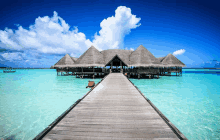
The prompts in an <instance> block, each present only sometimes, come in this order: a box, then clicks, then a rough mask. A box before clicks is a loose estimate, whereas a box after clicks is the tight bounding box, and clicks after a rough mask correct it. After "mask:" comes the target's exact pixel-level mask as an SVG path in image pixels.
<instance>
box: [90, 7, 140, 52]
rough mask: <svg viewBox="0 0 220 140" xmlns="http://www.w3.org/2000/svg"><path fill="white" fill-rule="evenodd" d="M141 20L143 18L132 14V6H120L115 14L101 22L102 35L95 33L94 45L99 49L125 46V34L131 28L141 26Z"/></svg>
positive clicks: (100, 32)
mask: <svg viewBox="0 0 220 140" xmlns="http://www.w3.org/2000/svg"><path fill="white" fill-rule="evenodd" d="M140 20H141V18H136V15H132V14H131V9H130V8H127V7H125V6H119V7H118V8H117V9H116V10H115V16H112V17H109V18H107V19H104V20H103V21H102V22H101V23H100V26H101V30H100V31H99V34H100V35H97V33H96V34H95V36H94V40H93V41H92V43H93V45H94V46H95V47H97V48H98V49H99V50H105V49H116V48H123V41H124V37H125V35H127V34H129V33H130V32H131V29H135V28H137V27H139V26H140V25H141V24H138V23H139V21H140Z"/></svg>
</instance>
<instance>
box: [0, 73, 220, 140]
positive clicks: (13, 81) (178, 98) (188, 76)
mask: <svg viewBox="0 0 220 140" xmlns="http://www.w3.org/2000/svg"><path fill="white" fill-rule="evenodd" d="M216 71H217V72H216ZM219 73H220V70H207V69H205V70H204V69H196V70H193V69H184V70H183V76H182V77H176V76H171V77H169V76H163V77H161V78H160V79H140V80H137V79H131V81H132V82H133V83H134V84H135V85H136V86H137V87H138V88H139V89H140V90H141V91H142V93H144V94H145V96H146V97H147V98H149V99H150V100H151V101H152V102H153V103H154V104H155V105H156V106H157V107H158V108H159V109H160V111H161V112H163V114H164V115H165V116H166V117H167V118H168V119H169V120H170V121H171V122H172V123H173V124H174V125H175V126H176V127H177V128H178V129H179V130H180V131H181V132H182V133H183V134H184V135H185V136H186V137H187V138H188V139H190V140H194V139H210V140H211V139H219V137H220V86H219V85H220V75H219ZM88 80H94V81H95V83H98V82H99V81H100V80H101V79H79V78H75V77H74V76H56V71H55V70H51V69H29V70H28V69H25V70H17V72H16V73H7V74H5V73H2V70H0V138H5V139H6V138H8V139H24V140H26V139H33V138H34V137H35V136H36V135H38V134H39V133H40V132H41V131H42V130H43V129H44V128H45V127H47V126H48V125H49V124H50V123H51V122H53V121H54V120H55V119H56V118H57V117H58V116H59V115H61V114H62V113H63V112H64V111H65V110H66V109H67V108H68V107H70V106H71V105H72V104H73V103H74V102H75V101H76V100H78V99H79V98H81V97H82V96H83V95H85V94H86V93H87V92H88V91H89V89H86V88H85V87H86V86H87V84H88Z"/></svg>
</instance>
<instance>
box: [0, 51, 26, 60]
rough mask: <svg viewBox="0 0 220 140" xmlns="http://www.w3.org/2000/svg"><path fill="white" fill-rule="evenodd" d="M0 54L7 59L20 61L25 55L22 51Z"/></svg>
mask: <svg viewBox="0 0 220 140" xmlns="http://www.w3.org/2000/svg"><path fill="white" fill-rule="evenodd" d="M1 56H2V57H3V58H4V59H5V60H8V61H20V60H23V58H24V57H25V54H24V53H20V52H13V53H3V54H1Z"/></svg>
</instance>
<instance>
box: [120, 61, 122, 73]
mask: <svg viewBox="0 0 220 140" xmlns="http://www.w3.org/2000/svg"><path fill="white" fill-rule="evenodd" d="M120 68H121V71H120V72H122V63H121V61H120Z"/></svg>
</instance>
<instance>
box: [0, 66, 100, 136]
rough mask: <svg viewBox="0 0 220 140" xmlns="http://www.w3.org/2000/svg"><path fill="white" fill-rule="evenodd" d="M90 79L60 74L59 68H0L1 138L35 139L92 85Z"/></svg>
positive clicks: (96, 81) (96, 80)
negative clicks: (10, 70)
mask: <svg viewBox="0 0 220 140" xmlns="http://www.w3.org/2000/svg"><path fill="white" fill-rule="evenodd" d="M88 80H93V81H95V83H98V82H99V81H100V80H101V79H80V78H75V77H73V76H57V75H56V70H51V69H29V70H27V69H25V70H21V69H20V70H17V71H16V73H6V74H5V73H2V70H1V71H0V139H1V138H8V139H22V140H27V139H33V138H34V137H35V136H36V135H38V134H39V133H40V132H41V131H42V130H43V129H44V128H46V127H47V126H48V125H49V124H50V123H52V122H53V121H54V120H55V119H56V118H57V117H58V116H59V115H61V114H62V113H63V112H64V111H65V110H66V109H68V108H69V107H70V106H71V105H72V104H73V103H74V102H75V101H76V100H78V99H79V98H81V97H82V96H84V95H85V94H86V93H87V92H88V91H89V88H87V89H86V88H85V87H86V86H87V85H88Z"/></svg>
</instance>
